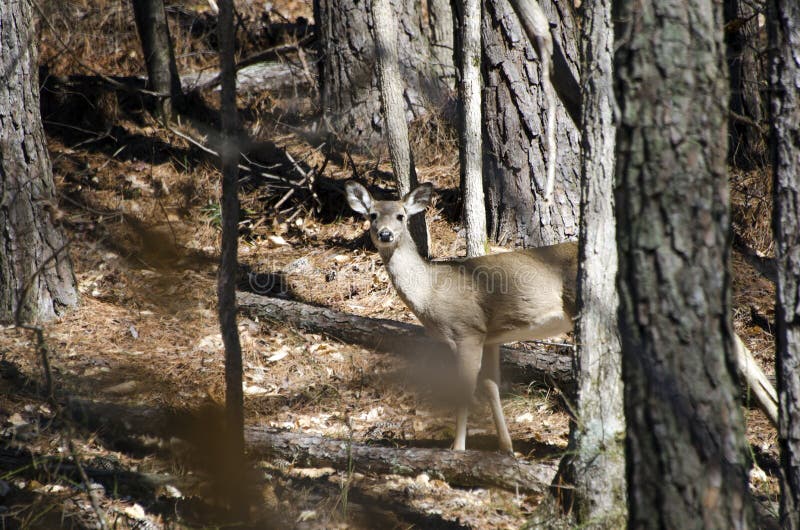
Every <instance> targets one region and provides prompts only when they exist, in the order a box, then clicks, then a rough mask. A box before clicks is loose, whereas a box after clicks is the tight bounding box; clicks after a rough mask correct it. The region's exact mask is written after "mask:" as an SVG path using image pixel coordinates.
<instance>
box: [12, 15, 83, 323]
mask: <svg viewBox="0 0 800 530" xmlns="http://www.w3.org/2000/svg"><path fill="white" fill-rule="evenodd" d="M32 23H33V13H32V11H31V4H30V3H29V2H27V1H25V0H10V1H5V2H0V50H2V53H0V79H2V80H3V81H2V83H0V186H2V189H0V244H2V251H0V322H5V323H8V322H11V321H13V320H14V317H15V311H16V310H17V307H18V306H20V305H21V311H20V314H19V316H20V319H21V320H22V321H23V322H32V321H33V322H35V321H45V320H48V319H51V318H53V317H55V316H56V315H59V314H61V313H62V312H63V310H64V308H66V307H70V306H74V305H75V304H76V303H77V301H78V294H77V291H76V289H75V277H74V275H73V274H72V265H71V263H70V260H69V254H68V249H67V248H66V242H65V238H64V235H63V234H62V232H61V229H60V228H59V227H58V226H56V225H55V224H54V214H55V213H57V212H58V207H57V206H56V199H55V187H54V185H53V174H52V168H51V166H50V158H49V156H48V153H47V147H46V142H45V137H44V129H43V128H42V118H41V114H40V110H39V79H38V75H37V73H38V67H37V55H38V54H37V49H36V33H35V32H34V31H33V27H32Z"/></svg>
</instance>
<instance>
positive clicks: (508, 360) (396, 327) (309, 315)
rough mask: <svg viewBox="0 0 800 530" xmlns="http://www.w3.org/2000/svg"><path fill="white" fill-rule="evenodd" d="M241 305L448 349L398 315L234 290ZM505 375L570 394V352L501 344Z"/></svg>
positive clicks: (330, 331)
mask: <svg viewBox="0 0 800 530" xmlns="http://www.w3.org/2000/svg"><path fill="white" fill-rule="evenodd" d="M237 303H238V305H239V310H240V311H242V312H243V313H245V314H247V315H249V316H251V317H258V318H260V319H263V320H267V321H270V322H280V323H282V324H287V325H290V326H295V327H297V328H299V329H302V330H305V331H307V332H309V333H320V334H323V335H327V336H329V337H332V338H334V339H337V340H342V341H345V342H348V343H354V344H361V345H363V346H366V347H368V348H374V349H376V350H378V351H384V352H391V353H397V354H401V355H404V356H408V357H412V356H422V357H424V356H428V355H437V356H447V355H450V351H449V349H448V348H447V347H446V346H445V345H444V344H441V343H439V342H437V341H434V340H433V339H431V338H429V337H428V336H426V335H425V329H424V328H423V327H422V326H415V325H413V324H405V323H403V322H397V321H396V320H388V319H381V318H366V317H360V316H357V315H349V314H347V313H341V312H339V311H334V310H333V309H328V308H326V307H318V306H313V305H309V304H304V303H302V302H293V301H290V300H281V299H278V298H268V297H266V296H260V295H257V294H252V293H242V292H240V293H238V294H237ZM501 353H502V369H503V378H504V379H506V380H511V381H516V382H522V383H530V382H532V381H540V382H543V383H545V384H548V385H555V386H557V387H558V388H559V389H560V390H561V391H563V392H565V393H569V392H570V389H571V387H572V385H573V382H572V368H571V366H570V360H569V356H567V355H562V354H560V353H553V352H550V351H546V350H536V351H530V350H523V349H519V348H501Z"/></svg>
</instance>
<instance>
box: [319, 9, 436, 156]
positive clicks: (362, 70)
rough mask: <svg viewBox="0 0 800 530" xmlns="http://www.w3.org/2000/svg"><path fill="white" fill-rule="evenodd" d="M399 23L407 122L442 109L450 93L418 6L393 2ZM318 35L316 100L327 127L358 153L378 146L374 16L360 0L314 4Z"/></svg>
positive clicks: (379, 125) (381, 124) (380, 133)
mask: <svg viewBox="0 0 800 530" xmlns="http://www.w3.org/2000/svg"><path fill="white" fill-rule="evenodd" d="M391 4H392V11H393V12H394V18H395V19H396V20H397V21H398V22H399V30H398V42H397V49H398V51H399V57H398V67H399V70H400V76H401V77H402V79H403V80H404V81H405V89H404V92H403V99H404V103H405V117H406V120H407V121H411V120H412V119H413V118H415V117H418V116H421V115H424V114H425V113H426V112H427V111H428V110H430V109H431V108H435V107H437V106H441V104H442V102H443V101H444V100H445V99H446V98H447V97H448V93H449V89H448V88H447V84H446V83H442V82H441V80H440V77H439V76H437V75H436V68H435V67H434V65H435V64H436V63H437V61H436V60H435V59H433V52H432V51H431V46H430V41H429V39H428V37H427V30H426V28H425V25H424V23H423V20H422V16H421V14H420V9H419V4H418V3H416V2H403V1H401V0H391ZM314 19H315V21H316V23H317V27H318V34H319V69H320V73H319V80H320V97H321V104H322V109H323V113H324V116H325V121H326V126H327V127H328V128H329V129H330V130H331V132H333V133H334V134H336V135H337V137H338V138H339V139H340V140H342V141H345V142H348V143H350V144H351V145H352V146H353V147H354V148H357V149H369V148H373V147H375V146H377V145H379V144H380V142H381V141H382V139H383V134H384V128H385V125H384V122H383V118H382V116H381V110H380V97H379V89H378V79H377V75H376V71H375V47H374V46H373V42H372V38H371V35H372V26H373V21H372V15H371V13H370V10H369V9H368V3H367V2H366V1H364V0H315V2H314Z"/></svg>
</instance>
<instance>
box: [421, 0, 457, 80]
mask: <svg viewBox="0 0 800 530" xmlns="http://www.w3.org/2000/svg"><path fill="white" fill-rule="evenodd" d="M426 5H427V8H428V32H429V35H430V41H431V49H432V51H433V57H434V58H435V59H436V62H435V63H434V71H435V72H437V73H438V75H439V77H440V79H441V80H442V82H443V84H445V85H446V86H448V87H451V88H452V85H453V76H454V75H455V68H454V65H453V63H454V60H453V40H454V38H453V34H454V31H453V30H454V25H455V21H454V19H453V11H452V8H451V7H450V0H427V2H426Z"/></svg>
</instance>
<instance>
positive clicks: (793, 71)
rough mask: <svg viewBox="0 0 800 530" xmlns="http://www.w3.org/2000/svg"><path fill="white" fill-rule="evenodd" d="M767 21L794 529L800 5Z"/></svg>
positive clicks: (785, 515)
mask: <svg viewBox="0 0 800 530" xmlns="http://www.w3.org/2000/svg"><path fill="white" fill-rule="evenodd" d="M768 20H769V27H768V31H769V42H770V49H771V50H772V54H771V57H770V85H771V88H772V90H771V94H772V101H771V104H770V111H771V114H772V119H771V120H770V122H771V123H772V130H771V147H772V153H771V156H772V165H773V178H774V186H773V192H774V219H773V220H774V229H775V254H776V260H777V264H778V282H777V300H776V307H775V324H776V328H777V329H776V332H775V338H776V343H777V344H776V350H777V351H776V358H777V376H778V394H779V398H778V399H779V403H780V419H779V426H778V438H779V442H780V446H781V467H782V468H783V469H782V471H783V472H782V475H781V522H782V525H783V527H784V528H787V529H791V530H796V529H798V528H800V95H798V90H800V6H798V4H797V2H792V1H786V0H773V1H772V2H770V12H769V17H768Z"/></svg>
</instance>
